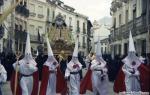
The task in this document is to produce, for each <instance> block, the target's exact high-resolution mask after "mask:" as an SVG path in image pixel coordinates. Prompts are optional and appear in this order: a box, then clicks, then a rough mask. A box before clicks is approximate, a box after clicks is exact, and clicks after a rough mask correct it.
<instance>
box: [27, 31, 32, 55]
mask: <svg viewBox="0 0 150 95" xmlns="http://www.w3.org/2000/svg"><path fill="white" fill-rule="evenodd" d="M29 54H31V45H30V35H29V33H27V40H26V48H25V55H29ZM31 55H32V54H31Z"/></svg>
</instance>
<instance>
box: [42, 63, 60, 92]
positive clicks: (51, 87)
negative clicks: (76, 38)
mask: <svg viewBox="0 0 150 95" xmlns="http://www.w3.org/2000/svg"><path fill="white" fill-rule="evenodd" d="M54 62H55V63H56V64H54ZM44 65H45V66H48V67H49V71H52V72H53V73H50V75H49V79H48V85H47V90H46V95H56V72H57V69H56V68H57V66H58V62H56V61H46V62H45V63H44Z"/></svg>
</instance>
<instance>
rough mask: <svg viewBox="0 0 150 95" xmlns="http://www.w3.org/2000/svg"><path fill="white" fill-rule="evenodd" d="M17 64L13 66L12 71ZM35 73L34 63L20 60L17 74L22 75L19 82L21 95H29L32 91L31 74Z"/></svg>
mask: <svg viewBox="0 0 150 95" xmlns="http://www.w3.org/2000/svg"><path fill="white" fill-rule="evenodd" d="M17 64H18V63H17V62H16V63H14V64H13V67H14V69H15V70H16V69H17V68H16V67H17ZM36 71H37V67H36V62H35V61H34V60H33V59H31V60H29V61H27V60H25V59H22V60H20V61H19V65H18V72H19V73H20V74H22V75H27V76H21V77H20V80H19V84H20V87H21V89H22V95H31V93H32V89H33V76H32V74H33V73H34V72H36ZM28 75H29V76H28Z"/></svg>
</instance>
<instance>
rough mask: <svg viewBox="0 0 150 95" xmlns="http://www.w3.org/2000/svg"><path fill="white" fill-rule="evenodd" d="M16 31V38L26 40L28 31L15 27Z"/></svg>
mask: <svg viewBox="0 0 150 95" xmlns="http://www.w3.org/2000/svg"><path fill="white" fill-rule="evenodd" d="M14 31H15V40H16V41H21V42H25V41H26V37H27V32H26V31H22V30H18V29H15V30H14Z"/></svg>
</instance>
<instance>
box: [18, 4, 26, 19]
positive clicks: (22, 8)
mask: <svg viewBox="0 0 150 95" xmlns="http://www.w3.org/2000/svg"><path fill="white" fill-rule="evenodd" d="M15 11H16V13H18V14H20V15H22V16H24V17H29V9H27V8H26V6H25V5H18V6H17V7H16V9H15Z"/></svg>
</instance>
